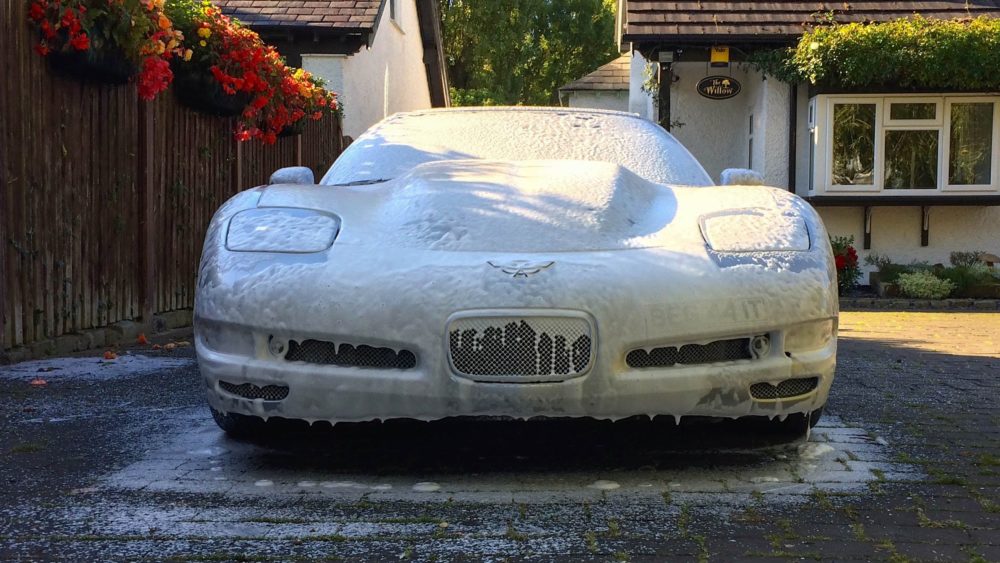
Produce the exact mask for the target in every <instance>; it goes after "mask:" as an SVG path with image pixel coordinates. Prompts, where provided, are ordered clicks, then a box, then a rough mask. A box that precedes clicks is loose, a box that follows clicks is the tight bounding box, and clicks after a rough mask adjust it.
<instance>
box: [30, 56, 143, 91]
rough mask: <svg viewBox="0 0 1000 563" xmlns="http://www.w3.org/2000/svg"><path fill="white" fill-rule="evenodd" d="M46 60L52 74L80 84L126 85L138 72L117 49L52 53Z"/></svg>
mask: <svg viewBox="0 0 1000 563" xmlns="http://www.w3.org/2000/svg"><path fill="white" fill-rule="evenodd" d="M47 58H48V61H49V67H50V68H51V69H52V71H53V72H55V73H56V74H59V75H62V76H66V77H68V78H73V79H75V80H80V81H82V82H96V83H102V84H127V83H128V81H129V79H131V78H132V77H133V76H135V75H136V73H138V72H139V69H138V67H136V66H135V64H134V63H133V62H132V61H130V60H129V59H128V57H126V56H125V53H124V52H122V51H121V50H119V49H94V48H91V49H87V50H86V51H52V52H51V53H49V55H48V57H47Z"/></svg>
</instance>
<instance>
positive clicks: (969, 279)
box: [937, 263, 996, 295]
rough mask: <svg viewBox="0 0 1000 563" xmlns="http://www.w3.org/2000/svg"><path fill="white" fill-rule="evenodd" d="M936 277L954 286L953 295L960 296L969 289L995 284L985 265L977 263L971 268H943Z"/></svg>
mask: <svg viewBox="0 0 1000 563" xmlns="http://www.w3.org/2000/svg"><path fill="white" fill-rule="evenodd" d="M937 277H939V278H941V279H943V280H948V281H950V282H951V283H953V284H955V293H956V294H957V295H962V294H963V293H965V291H966V290H968V289H969V288H970V287H972V286H975V285H985V284H993V283H996V280H995V279H994V278H993V273H992V272H991V271H990V269H989V268H988V267H987V266H986V264H982V263H977V264H973V265H971V266H955V267H953V268H945V269H943V270H941V271H940V272H939V273H937Z"/></svg>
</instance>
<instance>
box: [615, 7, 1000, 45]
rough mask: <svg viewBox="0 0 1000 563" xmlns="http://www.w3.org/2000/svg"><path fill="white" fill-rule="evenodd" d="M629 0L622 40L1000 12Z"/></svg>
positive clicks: (772, 32)
mask: <svg viewBox="0 0 1000 563" xmlns="http://www.w3.org/2000/svg"><path fill="white" fill-rule="evenodd" d="M621 1H622V2H625V9H624V11H623V12H624V17H625V21H624V22H623V24H622V32H623V35H622V41H623V42H629V41H636V42H639V41H650V40H660V39H666V38H670V39H692V40H697V39H701V40H715V39H722V40H730V41H731V40H734V39H740V40H750V41H753V40H757V41H768V40H770V41H775V40H779V41H781V40H787V39H790V38H792V37H795V36H797V35H801V34H802V33H803V32H804V31H805V30H806V26H807V24H810V23H814V22H815V21H816V20H815V18H814V17H813V15H814V14H826V13H831V12H832V13H833V14H834V16H835V17H836V19H837V21H839V22H842V23H847V22H882V21H889V20H894V19H899V18H904V17H907V16H912V15H914V14H917V13H919V14H921V15H923V16H926V17H930V18H948V19H955V18H967V17H976V16H980V15H997V16H1000V0H932V1H926V2H870V1H865V2H817V1H815V0H813V1H798V2H715V1H701V2H653V1H646V0H621Z"/></svg>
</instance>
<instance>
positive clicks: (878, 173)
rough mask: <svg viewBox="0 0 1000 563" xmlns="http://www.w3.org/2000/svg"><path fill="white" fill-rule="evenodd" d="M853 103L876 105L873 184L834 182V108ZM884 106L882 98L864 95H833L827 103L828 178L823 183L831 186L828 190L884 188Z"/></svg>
mask: <svg viewBox="0 0 1000 563" xmlns="http://www.w3.org/2000/svg"><path fill="white" fill-rule="evenodd" d="M851 104H865V105H872V104H874V105H875V147H874V148H875V154H874V155H872V162H874V164H875V170H874V171H873V174H872V183H871V184H862V185H857V184H834V183H833V108H834V106H835V105H851ZM883 110H884V108H883V106H882V99H881V98H870V97H869V98H864V97H847V96H837V97H831V98H830V99H829V100H828V103H827V112H826V121H827V123H828V126H827V128H826V135H825V136H824V137H825V145H826V148H825V149H824V151H823V153H824V155H825V157H826V158H825V159H824V160H825V166H824V168H826V178H825V181H824V182H823V185H825V186H829V187H828V188H827V191H831V192H833V191H836V192H878V191H881V190H882V188H881V186H882V167H881V166H879V157H880V156H881V155H882V150H883V149H882V144H883V142H882V112H883Z"/></svg>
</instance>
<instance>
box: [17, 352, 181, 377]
mask: <svg viewBox="0 0 1000 563" xmlns="http://www.w3.org/2000/svg"><path fill="white" fill-rule="evenodd" d="M192 365H194V359H192V358H169V357H162V356H143V355H142V354H124V355H121V356H118V358H117V359H115V360H104V359H103V358H96V357H92V358H52V359H49V360H36V361H31V362H22V363H20V364H14V365H11V366H4V367H0V379H20V380H27V381H30V380H32V379H35V378H41V379H44V380H46V381H48V382H58V381H62V380H74V381H79V380H84V381H87V380H90V381H100V380H106V379H118V378H126V377H136V376H140V375H145V374H149V373H154V372H160V371H164V370H173V369H179V368H184V367H189V366H192Z"/></svg>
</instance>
